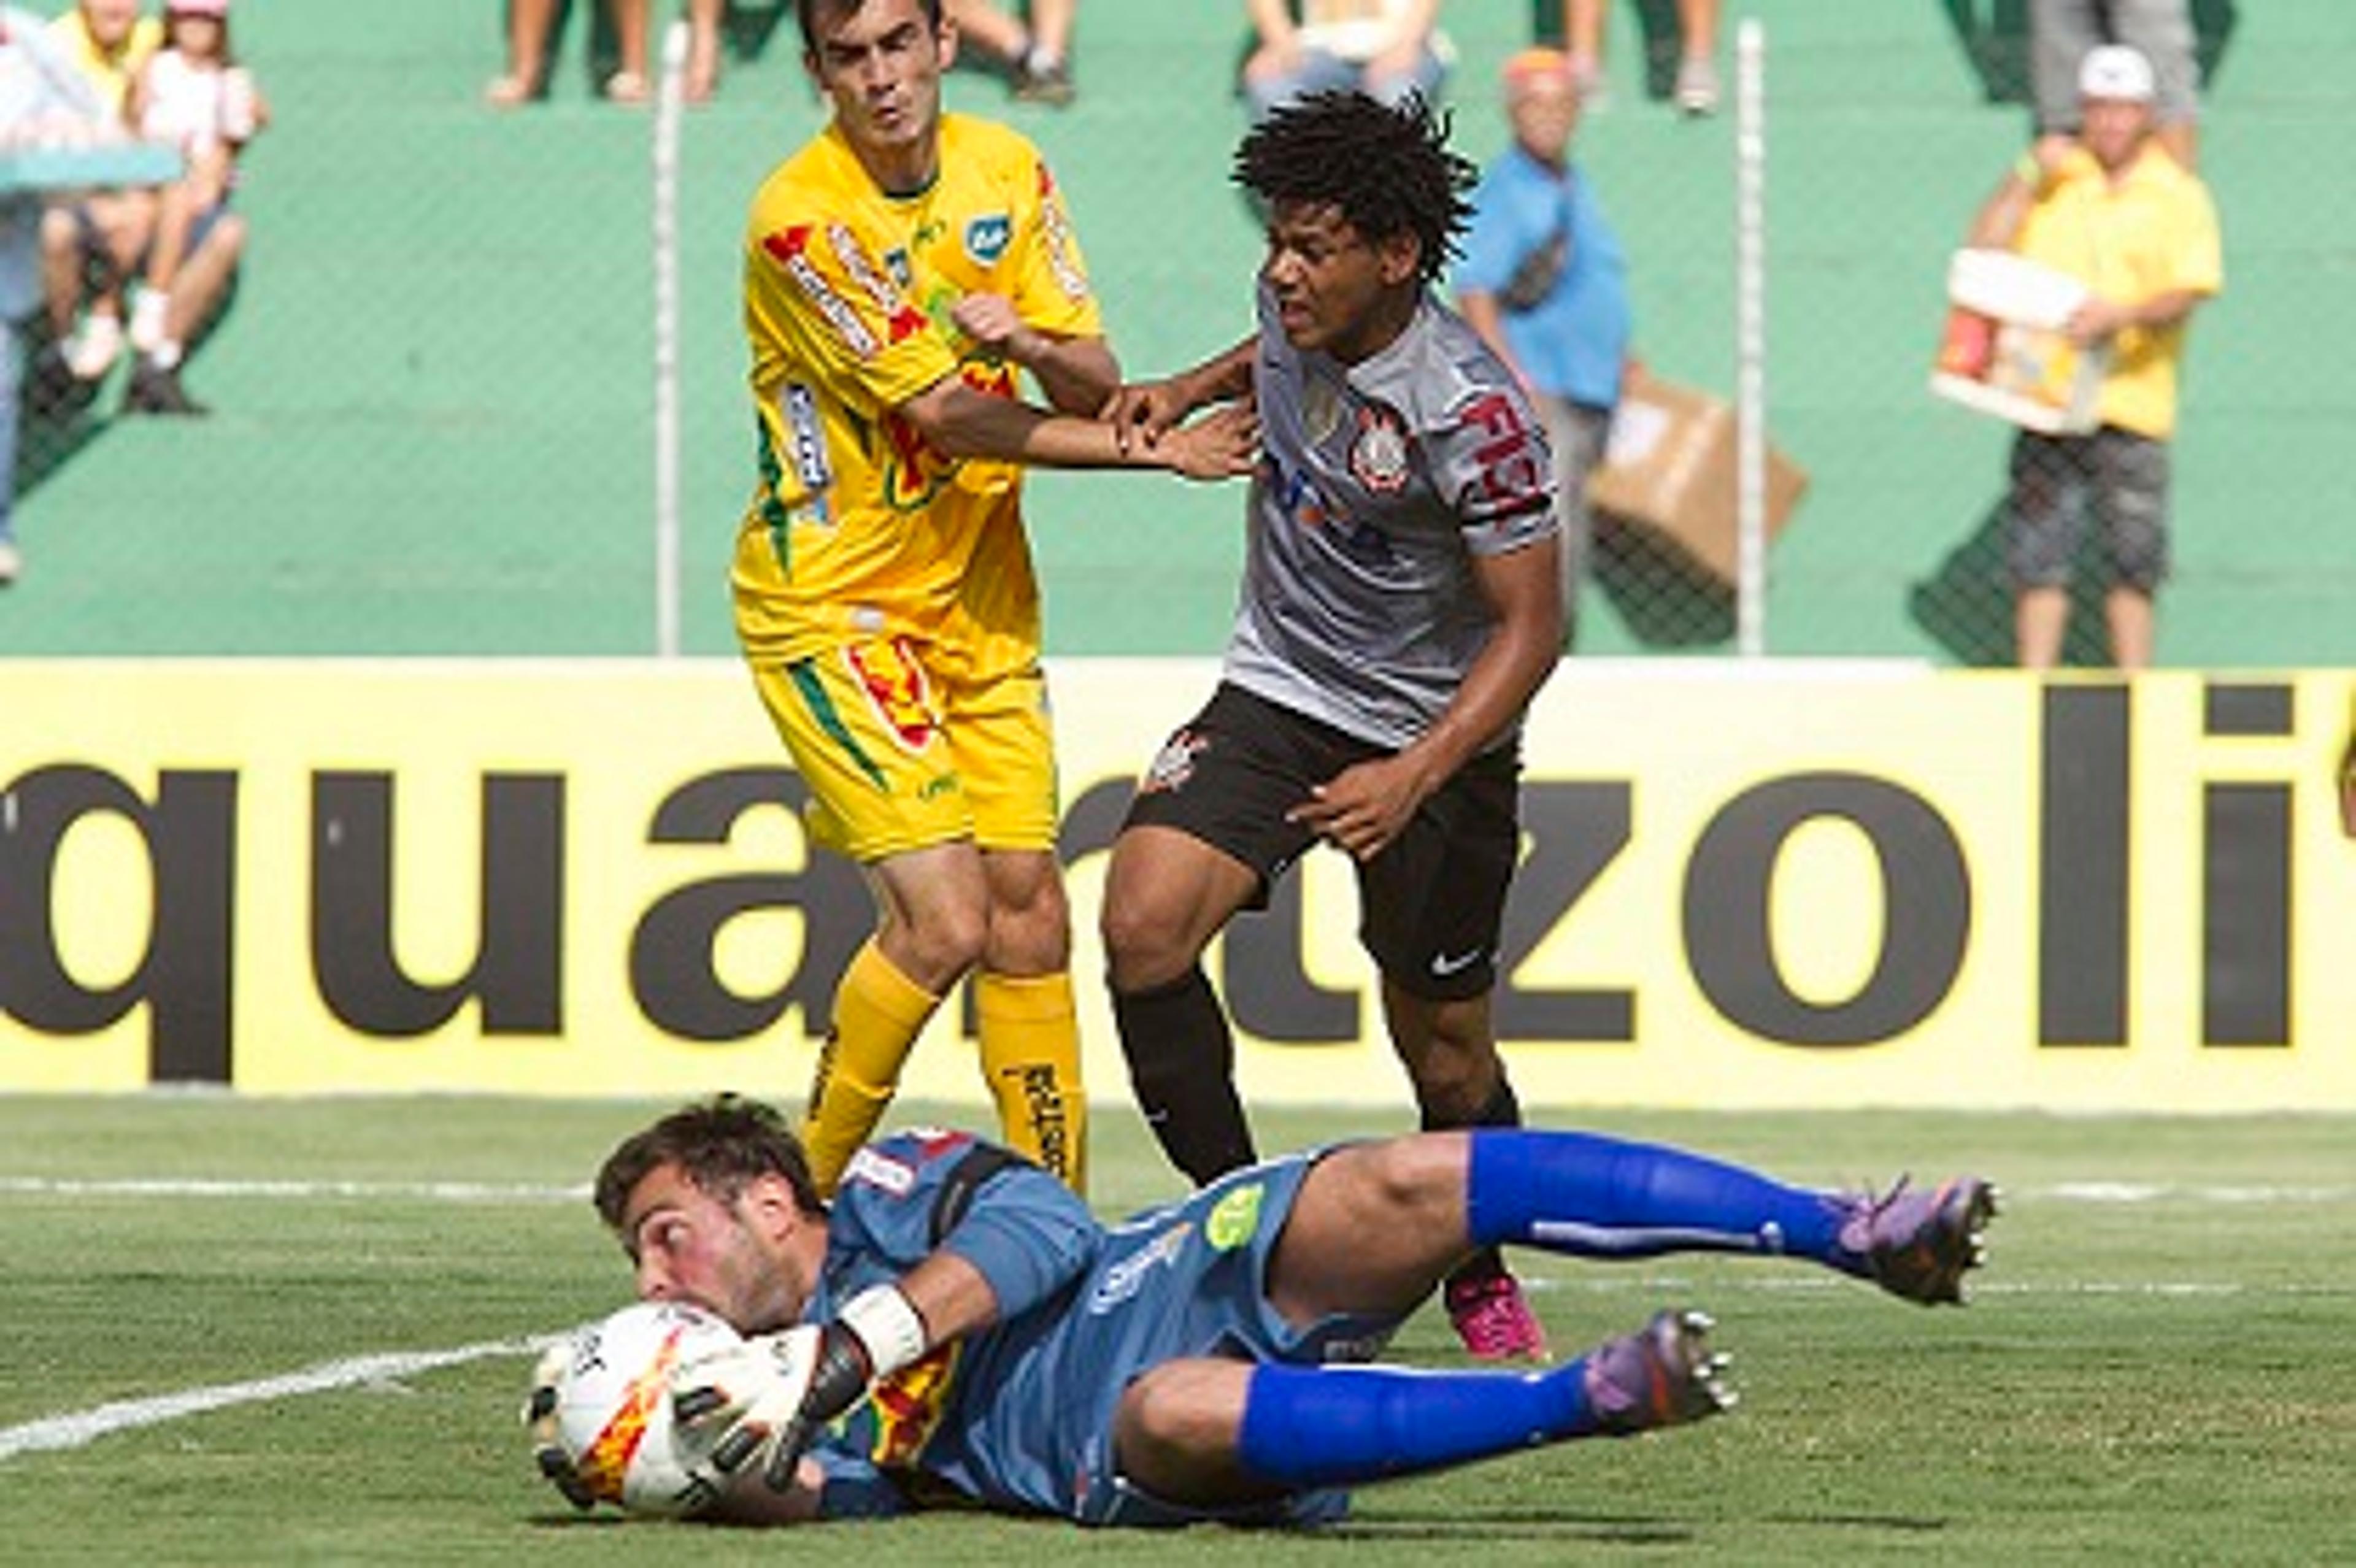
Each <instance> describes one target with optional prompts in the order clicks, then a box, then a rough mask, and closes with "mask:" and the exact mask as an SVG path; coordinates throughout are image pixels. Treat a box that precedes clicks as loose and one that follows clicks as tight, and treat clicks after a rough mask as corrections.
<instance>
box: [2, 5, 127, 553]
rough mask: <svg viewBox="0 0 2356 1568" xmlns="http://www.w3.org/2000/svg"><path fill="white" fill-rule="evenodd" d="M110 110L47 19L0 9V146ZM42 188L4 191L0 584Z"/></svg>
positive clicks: (95, 119) (36, 274) (38, 138)
mask: <svg viewBox="0 0 2356 1568" xmlns="http://www.w3.org/2000/svg"><path fill="white" fill-rule="evenodd" d="M105 115H106V110H105V107H104V105H103V104H102V102H101V101H99V98H98V95H97V94H96V93H95V92H94V91H91V88H90V86H89V84H88V83H87V82H85V81H84V80H82V78H81V75H80V73H79V72H78V71H76V70H75V69H73V68H72V66H71V65H70V64H69V63H68V61H67V59H66V56H65V54H64V53H63V51H62V50H60V49H59V48H58V47H57V45H56V43H55V42H54V41H53V39H52V38H51V37H50V34H49V31H48V23H47V22H46V20H45V19H44V18H42V17H40V16H35V15H34V14H33V13H32V12H30V11H25V10H20V9H18V8H17V7H16V6H14V5H10V6H5V7H0V147H5V148H8V149H10V150H14V149H16V148H18V147H23V146H27V145H37V144H43V143H46V142H49V141H53V140H56V139H58V138H59V136H60V135H64V136H70V137H74V138H77V139H79V138H81V137H86V136H91V135H93V134H94V133H96V132H97V130H98V128H99V127H100V126H101V125H102V123H104V120H105ZM40 232H41V194H40V192H39V191H37V190H32V189H15V190H9V191H6V192H0V587H6V586H7V585H8V584H10V583H12V582H14V581H16V577H17V574H18V573H19V572H21V571H23V570H24V557H23V555H22V554H21V553H20V552H19V550H18V549H17V546H16V523H15V512H16V425H17V417H16V416H17V402H18V394H19V391H20V389H22V387H23V385H24V376H25V338H26V331H27V325H28V324H29V323H30V321H31V319H32V318H33V316H34V315H36V314H37V311H38V310H39V308H40V304H41V253H40Z"/></svg>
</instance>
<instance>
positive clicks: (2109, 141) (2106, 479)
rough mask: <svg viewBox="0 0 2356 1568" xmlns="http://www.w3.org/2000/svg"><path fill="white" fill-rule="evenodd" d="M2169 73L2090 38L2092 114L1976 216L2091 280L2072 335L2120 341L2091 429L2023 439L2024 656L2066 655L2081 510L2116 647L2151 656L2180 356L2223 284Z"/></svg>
mask: <svg viewBox="0 0 2356 1568" xmlns="http://www.w3.org/2000/svg"><path fill="white" fill-rule="evenodd" d="M2157 97H2158V80H2157V78H2156V76H2155V73H2154V72H2153V70H2152V66H2151V61H2150V60H2149V59H2147V58H2145V56H2144V55H2143V54H2142V52H2141V51H2139V50H2137V49H2135V48H2129V47H2127V46H2126V45H2124V44H2104V45H2103V46H2101V47H2099V48H2094V49H2090V50H2088V51H2087V53H2086V57H2085V59H2083V61H2082V62H2081V63H2080V66H2079V69H2078V98H2079V104H2080V110H2081V113H2082V116H2083V125H2082V126H2081V128H2080V130H2079V132H2078V133H2077V134H2076V135H2075V136H2072V137H2040V139H2039V140H2038V142H2037V143H2036V144H2035V145H2034V146H2033V147H2032V148H2031V149H2030V150H2029V152H2026V153H2023V154H2022V155H2020V158H2019V161H2018V162H2016V163H2015V164H2014V165H2013V166H2012V168H2011V170H2010V171H2009V172H2008V173H2007V175H2006V176H2005V178H2004V181H2003V183H2002V184H2001V185H1999V186H1998V187H1997V190H1996V193H1995V194H1994V195H1992V196H1991V197H1988V199H1987V205H1986V206H1984V207H1983V208H1981V209H1980V212H1979V216H1978V217H1977V218H1976V219H1974V220H1973V223H1972V228H1971V233H1970V238H1969V240H1968V241H1967V242H1968V243H1969V244H1971V245H1974V246H1980V247H1992V248H1996V249H2008V250H2011V251H2017V252H2018V253H2019V254H2020V255H2022V256H2024V257H2027V258H2028V259H2029V260H2030V261H2038V262H2040V263H2042V264H2044V265H2045V266H2048V267H2051V268H2054V269H2055V270H2057V271H2060V272H2066V273H2068V274H2070V275H2071V276H2072V277H2074V278H2077V279H2078V280H2079V281H2081V282H2082V283H2085V284H2086V286H2087V289H2088V291H2089V292H2088V293H2087V296H2086V300H2085V303H2084V304H2082V305H2080V306H2079V308H2078V310H2077V312H2076V313H2075V314H2074V315H2072V317H2071V318H2070V322H2069V325H2068V328H2067V330H2068V332H2069V335H2070V337H2071V338H2072V341H2074V342H2076V343H2078V344H2081V345H2083V346H2092V345H2094V344H2099V343H2108V344H2109V345H2110V347H2111V351H2112V357H2111V364H2110V368H2109V370H2108V372H2107V373H2106V374H2105V376H2104V379H2103V385H2102V391H2101V394H2100V397H2099V400H2098V401H2097V403H2096V406H2095V415H2096V418H2097V420H2098V421H2099V423H2098V425H2097V427H2096V428H2095V429H2094V430H2093V431H2091V432H2087V433H2085V434H2083V435H2046V434H2042V433H2040V432H2036V431H2030V430H2023V431H2021V432H2019V435H2018V436H2017V437H2016V438H2015V440H2014V443H2013V450H2012V464H2011V488H2010V494H2009V496H2008V505H2007V512H2008V521H2009V528H2008V537H2007V539H2006V545H2005V557H2006V565H2007V567H2008V571H2009V572H2010V574H2011V578H2012V581H2013V585H2014V590H2015V594H2016V599H2015V612H2014V627H2015V634H2016V636H2017V639H2018V644H2019V659H2020V663H2021V665H2022V666H2023V667H2025V668H2029V669H2046V668H2050V667H2052V666H2053V665H2055V664H2056V663H2058V662H2060V659H2061V647H2062V640H2063V636H2064V634H2065V633H2066V631H2067V630H2068V623H2069V614H2070V598H2069V581H2070V568H2071V562H2072V559H2073V558H2074V557H2075V555H2076V554H2077V546H2078V539H2079V537H2080V532H2081V515H2082V513H2083V512H2091V513H2092V514H2093V517H2094V520H2095V522H2096V523H2097V524H2098V525H2099V527H2100V528H2101V530H2102V544H2103V547H2104V556H2105V558H2106V560H2108V562H2109V565H2110V569H2111V579H2110V581H2109V584H2108V586H2107V589H2106V592H2105V593H2104V601H2103V609H2104V620H2105V622H2106V623H2107V624H2108V627H2109V631H2110V644H2111V656H2112V660H2113V662H2114V663H2115V664H2116V665H2117V666H2118V667H2120V668H2122V669H2134V668H2139V667H2143V666H2145V665H2147V664H2149V663H2150V662H2151V656H2152V644H2153V613H2152V599H2153V595H2154V594H2155V593H2156V592H2158V587H2159V584H2160V582H2161V581H2163V580H2164V579H2165V578H2166V577H2167V575H2168V566H2169V537H2168V493H2169V443H2170V442H2171V440H2172V438H2173V437H2174V436H2175V433H2176V404H2177V380H2178V367H2179V363H2180V362H2181V360H2182V358H2183V356H2184V335H2185V326H2186V323H2187V322H2188V321H2189V319H2190V316H2191V315H2192V312H2193V309H2194V307H2195V306H2197V305H2198V304H2201V301H2203V300H2205V299H2208V298H2210V297H2211V296H2212V295H2214V294H2215V293H2217V292H2218V290H2219V289H2220V288H2221V287H2222V285H2223V282H2224V266H2223V262H2222V256H2221V249H2220V245H2219V241H2218V233H2217V212H2216V208H2215V207H2214V205H2213V204H2212V203H2211V200H2210V197H2209V191H2208V187H2205V186H2203V185H2202V184H2201V180H2200V177H2199V176H2196V175H2194V174H2193V173H2192V172H2191V171H2190V169H2188V168H2186V167H2185V166H2184V165H2181V164H2179V163H2178V162H2177V161H2176V159H2174V158H2173V157H2171V156H2169V155H2168V154H2167V153H2166V152H2164V151H2162V150H2161V149H2160V148H2159V146H2158V144H2157V143H2156V142H2155V140H2154V139H2153V135H2152V128H2153V103H2154V101H2155V100H2156V98H2157Z"/></svg>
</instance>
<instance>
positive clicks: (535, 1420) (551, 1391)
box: [523, 1339, 597, 1512]
mask: <svg viewBox="0 0 2356 1568" xmlns="http://www.w3.org/2000/svg"><path fill="white" fill-rule="evenodd" d="M572 1357H573V1347H572V1345H571V1344H570V1343H569V1342H567V1341H565V1340H562V1339H560V1340H558V1341H557V1342H556V1343H555V1344H553V1345H551V1346H550V1347H549V1348H548V1349H545V1350H543V1351H541V1357H540V1361H539V1363H538V1364H537V1365H536V1366H534V1367H533V1368H532V1370H531V1395H530V1398H529V1399H527V1400H526V1401H525V1402H524V1407H523V1424H524V1427H525V1429H526V1430H528V1431H529V1432H530V1434H531V1456H532V1461H533V1462H534V1463H535V1464H537V1465H538V1466H539V1467H540V1473H541V1475H543V1476H545V1477H548V1480H549V1484H550V1485H552V1486H553V1487H554V1488H556V1489H557V1490H558V1491H560V1492H562V1493H563V1494H564V1500H565V1501H566V1502H569V1503H571V1504H572V1505H573V1507H574V1508H577V1509H582V1510H583V1511H584V1512H586V1511H587V1510H588V1509H593V1508H595V1507H596V1506H597V1499H595V1498H594V1497H592V1496H590V1494H589V1488H588V1486H587V1485H586V1484H585V1483H584V1481H583V1480H582V1479H581V1475H580V1472H579V1471H577V1470H575V1469H573V1460H572V1457H571V1456H569V1455H567V1454H566V1453H565V1452H564V1445H563V1444H562V1442H561V1441H559V1440H558V1437H557V1433H556V1401H557V1392H556V1388H557V1382H558V1381H559V1380H560V1379H562V1377H563V1376H564V1369H565V1366H566V1364H567V1363H568V1362H569V1361H570V1360H572Z"/></svg>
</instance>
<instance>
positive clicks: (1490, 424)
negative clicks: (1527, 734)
mask: <svg viewBox="0 0 2356 1568" xmlns="http://www.w3.org/2000/svg"><path fill="white" fill-rule="evenodd" d="M1255 355H1256V357H1255V359H1254V362H1253V367H1252V375H1253V380H1254V385H1255V386H1256V387H1257V389H1258V401H1259V414H1260V421H1261V438H1262V443H1263V446H1264V450H1265V459H1264V461H1263V462H1262V464H1261V465H1260V471H1259V473H1258V475H1257V476H1256V477H1255V478H1254V479H1253V481H1252V490H1251V518H1250V539H1249V542H1248V548H1247V559H1246V561H1245V565H1244V582H1243V602H1242V603H1241V604H1240V605H1239V606H1238V607H1237V614H1236V629H1235V635H1234V636H1233V637H1232V638H1231V639H1230V640H1229V642H1228V644H1227V654H1226V672H1225V674H1226V679H1227V680H1229V681H1232V682H1233V683H1234V684H1236V685H1237V686H1239V687H1242V688H1245V689H1246V690H1248V691H1250V692H1253V693H1255V694H1257V695H1258V696H1260V697H1263V698H1266V699H1268V700H1269V701H1270V702H1274V703H1277V704H1279V705H1280V706H1281V707H1284V708H1287V709H1291V710H1292V711H1294V712H1296V713H1302V714H1306V715H1308V716H1309V717H1310V718H1312V719H1316V720H1322V721H1323V722H1324V723H1327V724H1331V725H1333V727H1334V728H1335V729H1338V730H1341V731H1345V732H1347V733H1349V734H1352V735H1355V736H1357V737H1359V738H1360V739H1362V740H1366V741H1373V742H1375V743H1376V744H1377V745H1381V746H1385V747H1388V748H1390V749H1392V750H1398V749H1399V748H1401V747H1404V746H1406V745H1408V743H1410V742H1411V741H1414V740H1415V739H1416V738H1417V737H1418V736H1419V735H1421V734H1422V733H1423V732H1424V731H1426V730H1428V729H1430V727H1431V724H1432V721H1433V720H1435V719H1437V718H1438V717H1439V715H1440V710H1441V709H1444V708H1446V707H1447V706H1448V704H1449V702H1450V700H1451V699H1453V698H1454V696H1455V695H1456V690H1457V688H1458V687H1460V686H1462V684H1463V680H1464V674H1465V671H1466V670H1468V669H1470V668H1471V667H1472V661H1473V659H1474V658H1475V657H1477V656H1479V654H1480V652H1481V649H1482V647H1483V645H1484V644H1486V643H1487V642H1488V640H1489V635H1490V633H1491V632H1492V630H1493V629H1494V625H1495V616H1494V612H1492V610H1491V609H1490V606H1489V603H1488V601H1487V600H1486V599H1485V598H1484V597H1483V595H1482V593H1481V591H1480V587H1479V585H1478V584H1477V583H1476V582H1475V581H1474V580H1473V577H1472V560H1473V558H1474V557H1475V556H1484V555H1502V554H1504V553H1505V552H1506V551H1509V550H1516V549H1526V548H1527V547H1528V546H1530V545H1533V544H1537V543H1538V542H1539V541H1541V540H1543V539H1546V538H1547V536H1549V535H1551V534H1553V533H1555V532H1556V531H1557V524H1556V522H1555V518H1554V511H1553V507H1552V505H1551V498H1550V497H1549V496H1548V495H1547V449H1546V438H1545V437H1544V436H1543V435H1542V434H1540V433H1539V429H1538V425H1537V420H1536V419H1535V417H1534V416H1533V415H1532V413H1531V411H1530V406H1529V403H1528V401H1527V400H1526V399H1525V398H1524V397H1523V395H1522V392H1521V389H1520V388H1519V387H1518V386H1517V385H1516V384H1515V380H1514V378H1513V375H1512V373H1511V372H1510V371H1508V370H1507V369H1506V368H1505V366H1504V365H1503V364H1501V363H1500V362H1499V361H1498V359H1497V357H1495V356H1494V354H1492V353H1491V352H1490V351H1489V348H1488V346H1487V345H1485V344H1483V342H1482V341H1481V338H1480V336H1479V335H1478V334H1476V333H1475V332H1474V331H1473V330H1472V327H1470V326H1469V325H1465V323H1464V320H1463V318H1462V317H1461V316H1459V315H1456V314H1455V313H1454V312H1453V311H1451V310H1449V309H1447V308H1446V307H1445V306H1443V305H1441V304H1439V303H1438V302H1437V301H1435V300H1433V299H1431V298H1430V297H1429V296H1427V297H1426V298H1425V299H1424V301H1423V303H1422V304H1420V305H1419V307H1418V309H1417V311H1416V313H1415V317H1414V319H1413V320H1412V321H1410V322H1409V323H1408V326H1407V329H1406V330H1405V331H1404V332H1402V333H1400V334H1399V336H1398V340H1397V341H1395V342H1393V343H1392V344H1391V345H1390V346H1389V347H1387V348H1385V349H1384V350H1383V351H1382V352H1380V353H1379V354H1376V355H1375V356H1374V357H1371V358H1368V359H1366V360H1364V361H1362V362H1361V363H1359V364H1356V365H1344V364H1341V363H1340V362H1338V361H1336V360H1334V359H1333V358H1332V357H1329V356H1327V355H1324V354H1322V353H1307V354H1303V353H1301V352H1299V351H1297V350H1295V349H1294V348H1293V347H1292V346H1291V345H1290V343H1288V342H1287V341H1286V340H1285V336H1284V331H1283V328H1282V327H1281V326H1280V325H1278V322H1277V319H1276V312H1275V306H1274V304H1273V303H1272V301H1271V298H1270V296H1269V292H1268V290H1267V289H1266V288H1265V287H1263V288H1262V289H1261V291H1260V299H1259V342H1258V347H1257V348H1256V350H1255ZM1500 739H1501V741H1502V740H1503V739H1505V737H1500Z"/></svg>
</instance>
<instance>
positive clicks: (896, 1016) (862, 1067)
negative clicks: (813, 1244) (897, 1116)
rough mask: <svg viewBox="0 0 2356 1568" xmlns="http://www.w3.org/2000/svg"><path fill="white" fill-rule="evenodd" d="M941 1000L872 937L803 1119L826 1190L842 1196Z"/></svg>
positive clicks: (839, 995)
mask: <svg viewBox="0 0 2356 1568" xmlns="http://www.w3.org/2000/svg"><path fill="white" fill-rule="evenodd" d="M940 1005H941V999H940V998H939V997H936V996H934V995H933V994H932V993H931V992H930V991H927V990H926V989H925V988H924V987H921V986H919V985H917V984H916V982H915V981H914V980H911V979H909V978H908V976H905V975H904V974H902V973H901V972H900V966H899V965H896V964H894V963H893V962H892V960H890V959H889V958H886V957H884V956H883V949H882V948H880V947H878V946H876V945H875V941H874V939H873V937H870V938H869V939H868V941H867V944H866V945H865V946H863V947H862V948H861V949H860V950H859V951H858V953H856V954H855V955H852V957H851V966H850V967H849V968H847V969H845V970H844V971H843V972H842V984H841V985H840V986H838V987H835V992H834V1028H833V1029H831V1030H830V1031H829V1033H828V1035H827V1037H826V1040H825V1042H824V1043H823V1044H821V1045H820V1046H819V1052H818V1072H817V1074H816V1075H815V1076H814V1077H813V1078H812V1079H811V1080H810V1093H809V1110H808V1111H807V1112H805V1113H804V1114H803V1116H802V1127H801V1137H802V1147H803V1149H804V1150H805V1152H807V1153H808V1154H809V1164H810V1177H811V1179H813V1180H815V1181H816V1182H817V1183H818V1189H819V1192H820V1193H821V1194H823V1195H825V1196H828V1197H832V1196H833V1194H834V1189H835V1184H836V1183H838V1182H840V1181H841V1179H842V1171H843V1168H844V1167H845V1166H847V1165H849V1164H850V1163H851V1156H852V1155H853V1154H854V1153H856V1152H858V1149H859V1146H860V1145H861V1144H863V1143H865V1142H866V1141H867V1139H868V1137H869V1136H871V1135H872V1134H873V1132H874V1131H875V1124H876V1123H877V1122H879V1121H881V1120H883V1108H884V1107H885V1106H886V1105H889V1104H891V1103H892V1095H893V1093H894V1091H895V1090H897V1089H898V1088H899V1086H900V1067H901V1064H902V1063H903V1062H905V1061H907V1060H908V1050H909V1048H910V1047H911V1046H913V1045H915V1044H916V1035H917V1033H918V1031H920V1030H921V1029H923V1028H924V1027H925V1020H926V1019H929V1018H931V1017H932V1016H933V1009H934V1008H937V1007H939V1006H940Z"/></svg>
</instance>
